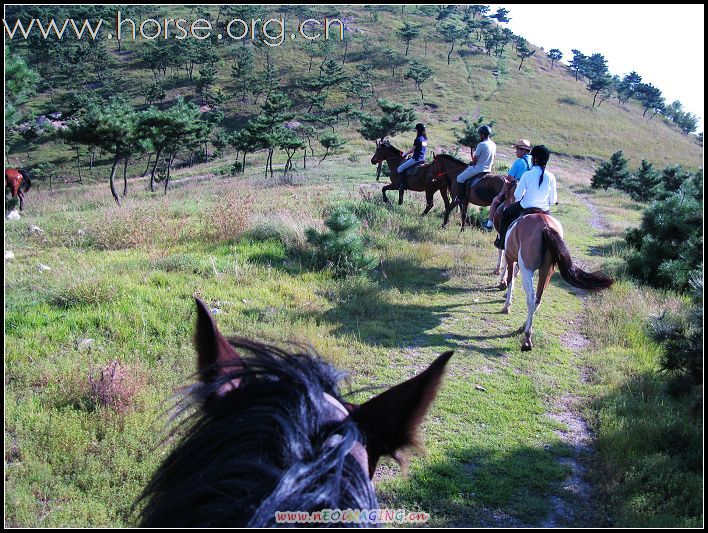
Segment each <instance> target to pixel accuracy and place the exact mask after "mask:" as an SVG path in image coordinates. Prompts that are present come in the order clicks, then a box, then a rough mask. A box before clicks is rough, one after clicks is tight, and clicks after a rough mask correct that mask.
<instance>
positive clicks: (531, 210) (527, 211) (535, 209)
mask: <svg viewBox="0 0 708 533" xmlns="http://www.w3.org/2000/svg"><path fill="white" fill-rule="evenodd" d="M535 214H541V215H550V214H551V212H550V211H544V210H543V209H541V208H540V207H529V208H528V209H524V210H523V211H522V212H521V213H519V217H518V218H521V217H525V216H526V215H535Z"/></svg>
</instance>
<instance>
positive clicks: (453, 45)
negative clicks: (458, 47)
mask: <svg viewBox="0 0 708 533" xmlns="http://www.w3.org/2000/svg"><path fill="white" fill-rule="evenodd" d="M454 48H455V43H452V46H451V47H450V51H449V52H448V53H447V64H448V65H449V64H450V56H451V55H452V50H453V49H454Z"/></svg>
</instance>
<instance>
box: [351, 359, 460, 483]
mask: <svg viewBox="0 0 708 533" xmlns="http://www.w3.org/2000/svg"><path fill="white" fill-rule="evenodd" d="M452 354H453V352H452V351H449V352H445V353H444V354H442V355H441V356H440V357H438V358H437V359H436V360H435V361H434V362H433V363H432V364H431V365H430V366H429V367H428V368H427V369H426V370H425V371H424V372H422V373H421V374H418V375H417V376H415V377H413V378H411V379H409V380H408V381H404V382H403V383H400V384H399V385H396V386H395V387H392V388H390V389H388V390H387V391H385V392H382V393H381V394H379V395H378V396H375V397H374V398H372V399H371V400H369V401H368V402H366V403H364V404H362V405H360V406H359V407H357V408H356V409H355V410H354V412H353V413H352V418H353V419H354V420H355V421H356V422H357V424H358V426H359V429H360V431H361V432H362V433H363V434H364V436H365V438H366V451H367V453H368V455H369V475H370V476H372V477H373V475H374V471H375V470H376V464H377V463H378V461H379V459H380V458H381V456H382V455H390V456H392V457H393V458H394V459H395V460H396V461H398V462H399V463H405V456H404V455H403V452H404V450H405V449H406V448H412V447H419V446H420V443H419V441H418V436H417V429H418V426H419V425H420V423H421V422H422V421H423V418H424V417H425V414H426V413H427V412H428V409H429V408H430V406H431V404H432V403H433V401H434V400H435V397H436V396H437V394H438V389H439V388H440V383H441V382H442V377H443V375H444V374H445V365H447V362H448V361H449V360H450V357H452ZM404 466H405V465H404Z"/></svg>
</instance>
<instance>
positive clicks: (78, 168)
mask: <svg viewBox="0 0 708 533" xmlns="http://www.w3.org/2000/svg"><path fill="white" fill-rule="evenodd" d="M76 169H77V170H78V171H79V183H81V157H80V155H79V149H78V148H77V149H76Z"/></svg>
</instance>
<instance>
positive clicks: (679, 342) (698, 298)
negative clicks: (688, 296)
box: [651, 269, 703, 393]
mask: <svg viewBox="0 0 708 533" xmlns="http://www.w3.org/2000/svg"><path fill="white" fill-rule="evenodd" d="M701 270H702V269H701ZM691 287H692V288H693V294H692V297H693V305H692V306H691V307H690V308H688V309H686V310H684V311H683V312H681V313H662V315H661V316H660V317H658V318H656V319H655V320H653V321H652V323H651V327H652V337H653V338H654V340H656V341H657V342H660V343H661V344H663V347H664V354H663V356H662V358H661V361H660V365H661V368H662V369H663V370H664V371H666V372H668V373H670V374H672V375H673V376H674V378H675V381H674V388H675V390H676V391H677V392H680V393H685V392H689V391H690V390H691V389H692V388H693V386H695V385H701V384H702V383H703V350H702V346H703V275H702V273H701V271H698V272H696V273H694V275H693V276H692V278H691Z"/></svg>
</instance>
